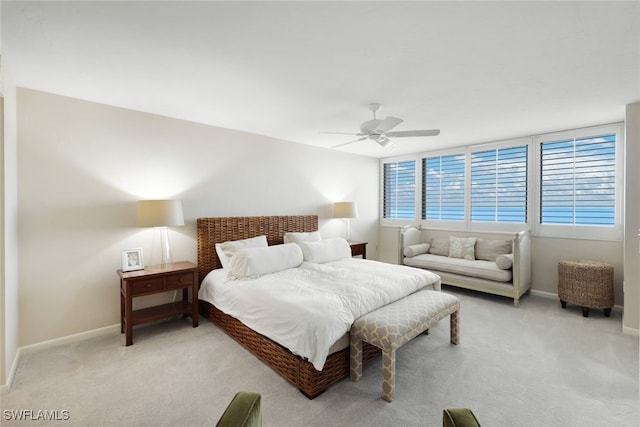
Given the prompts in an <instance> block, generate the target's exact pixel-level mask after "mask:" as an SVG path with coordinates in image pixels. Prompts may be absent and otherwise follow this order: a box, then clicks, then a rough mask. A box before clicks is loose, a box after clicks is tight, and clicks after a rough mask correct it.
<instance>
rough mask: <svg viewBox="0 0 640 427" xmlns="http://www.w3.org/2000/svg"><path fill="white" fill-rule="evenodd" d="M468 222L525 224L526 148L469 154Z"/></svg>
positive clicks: (510, 148)
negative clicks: (469, 194) (469, 217)
mask: <svg viewBox="0 0 640 427" xmlns="http://www.w3.org/2000/svg"><path fill="white" fill-rule="evenodd" d="M471 183H472V184H471V221H475V222H494V223H497V222H507V223H523V224H526V222H527V146H520V147H509V148H503V149H498V150H487V151H479V152H475V153H472V155H471Z"/></svg>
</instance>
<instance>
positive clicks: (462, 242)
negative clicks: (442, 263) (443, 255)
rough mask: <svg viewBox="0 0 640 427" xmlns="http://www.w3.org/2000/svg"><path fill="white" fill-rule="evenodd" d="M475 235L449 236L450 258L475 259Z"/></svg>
mask: <svg viewBox="0 0 640 427" xmlns="http://www.w3.org/2000/svg"><path fill="white" fill-rule="evenodd" d="M475 245H476V238H475V237H453V236H450V237H449V258H463V259H468V260H471V261H473V260H474V259H475V254H474V248H475Z"/></svg>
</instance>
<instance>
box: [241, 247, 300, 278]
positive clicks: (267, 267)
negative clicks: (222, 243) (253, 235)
mask: <svg viewBox="0 0 640 427" xmlns="http://www.w3.org/2000/svg"><path fill="white" fill-rule="evenodd" d="M300 264H302V250H301V249H300V246H298V245H297V244H295V243H285V244H284V245H273V246H266V247H253V248H243V249H238V250H237V251H236V253H235V254H234V255H233V257H231V260H230V262H229V279H232V280H233V279H244V278H250V277H257V276H262V275H264V274H269V273H277V272H278V271H282V270H287V269H289V268H295V267H297V266H299V265H300Z"/></svg>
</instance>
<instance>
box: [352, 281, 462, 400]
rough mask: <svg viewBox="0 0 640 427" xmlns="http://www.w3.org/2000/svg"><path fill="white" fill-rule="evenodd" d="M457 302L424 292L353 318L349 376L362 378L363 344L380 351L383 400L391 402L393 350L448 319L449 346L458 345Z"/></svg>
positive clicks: (432, 292) (393, 381) (438, 294)
mask: <svg viewBox="0 0 640 427" xmlns="http://www.w3.org/2000/svg"><path fill="white" fill-rule="evenodd" d="M459 311H460V300H458V298H457V297H455V296H453V295H450V294H446V293H444V292H438V291H431V290H423V291H418V292H415V293H413V294H411V295H409V296H407V297H405V298H403V299H401V300H398V301H396V302H393V303H391V304H388V305H385V306H384V307H381V308H379V309H377V310H374V311H372V312H370V313H367V314H365V315H364V316H362V317H359V318H358V319H356V321H355V322H353V325H352V326H351V344H350V346H351V348H350V353H351V357H350V377H351V380H352V381H360V379H361V378H362V341H365V342H367V343H369V344H372V345H374V346H376V347H378V348H380V349H381V350H382V398H383V399H384V400H386V401H388V402H391V401H392V400H393V398H394V391H395V381H396V379H395V370H396V350H397V349H398V348H399V347H400V346H402V345H404V344H406V343H407V342H409V341H410V340H412V339H413V338H415V337H416V336H418V335H420V334H421V333H423V332H425V331H427V330H428V329H429V328H430V327H431V326H432V325H434V324H435V323H436V322H438V321H439V320H441V319H443V318H445V317H446V316H449V315H450V316H451V319H450V322H451V333H450V335H451V343H452V344H458V342H459V337H460V327H459V316H458V314H459Z"/></svg>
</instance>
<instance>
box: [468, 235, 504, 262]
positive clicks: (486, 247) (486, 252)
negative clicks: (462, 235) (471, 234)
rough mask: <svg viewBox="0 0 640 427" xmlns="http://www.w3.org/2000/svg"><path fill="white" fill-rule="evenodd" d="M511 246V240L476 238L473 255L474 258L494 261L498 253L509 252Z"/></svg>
mask: <svg viewBox="0 0 640 427" xmlns="http://www.w3.org/2000/svg"><path fill="white" fill-rule="evenodd" d="M512 247H513V243H512V242H511V240H494V239H478V240H477V241H476V249H475V256H476V259H483V260H485V261H492V262H495V260H496V258H497V257H498V256H499V255H506V254H510V253H511V252H512Z"/></svg>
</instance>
